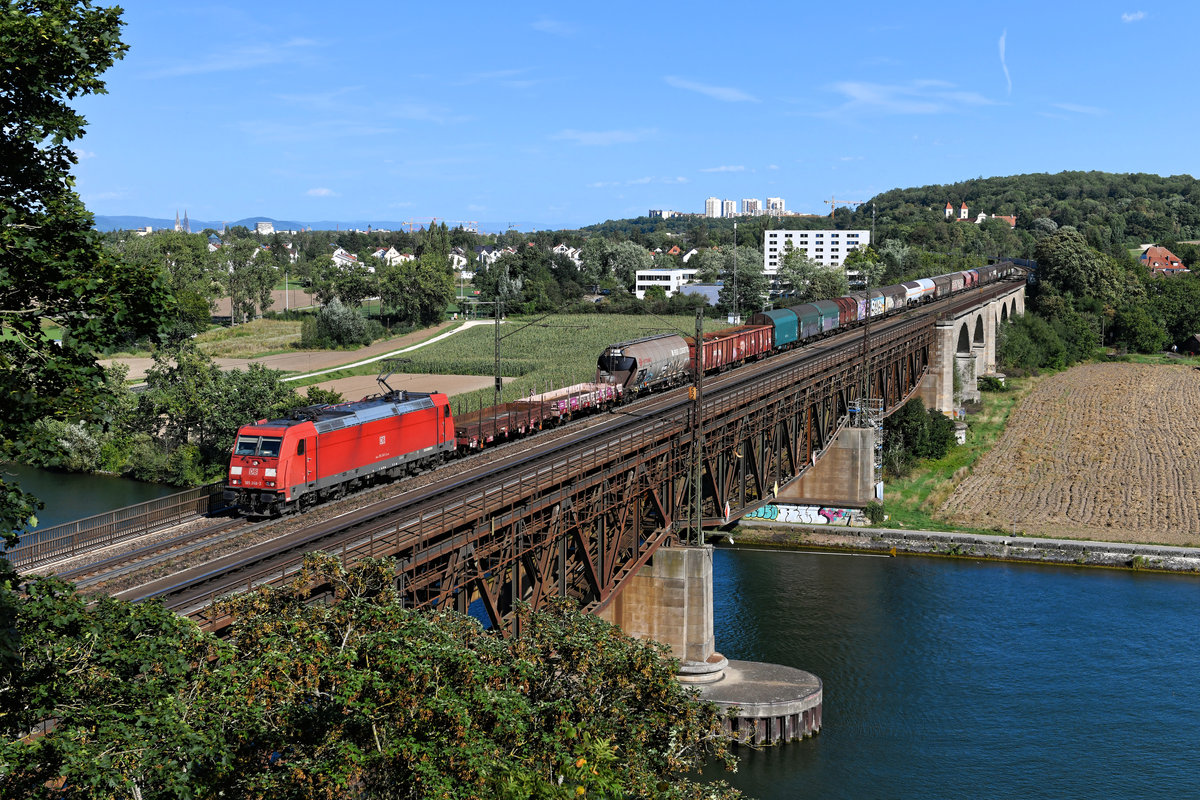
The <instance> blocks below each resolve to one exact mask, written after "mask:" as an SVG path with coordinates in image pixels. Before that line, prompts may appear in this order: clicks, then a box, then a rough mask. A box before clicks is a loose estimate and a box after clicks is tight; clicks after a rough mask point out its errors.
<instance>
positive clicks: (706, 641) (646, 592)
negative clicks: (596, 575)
mask: <svg viewBox="0 0 1200 800" xmlns="http://www.w3.org/2000/svg"><path fill="white" fill-rule="evenodd" d="M712 571H713V548H712V545H703V546H701V547H660V548H659V549H658V550H657V551H656V552H655V553H654V555H653V556H651V559H650V563H649V564H647V565H646V566H644V567H642V568H641V569H640V570H639V571H638V572H637V574H635V575H633V576H631V577H630V578H629V579H627V580H626V581H625V584H624V585H623V586H622V588H621V591H620V593H619V594H618V595H617V596H616V597H614V598H613V600H612V602H610V603H609V604H608V607H607V608H605V609H604V610H603V611H602V612H601V613H600V616H601V617H602V618H603V619H606V620H608V621H609V622H612V623H615V624H616V625H619V626H620V627H621V629H622V630H623V631H625V632H626V633H627V634H629V635H630V636H632V637H634V638H635V639H653V640H655V641H657V642H662V643H663V644H665V645H667V646H668V647H670V648H671V655H673V656H675V658H678V659H679V660H680V662H681V664H680V680H681V681H683V682H685V683H704V682H708V681H717V680H720V679H721V675H722V672H723V670H724V669H725V666H726V664H727V663H728V662H727V661H726V659H725V657H724V656H722V655H721V654H720V653H718V652H717V651H716V645H715V637H714V636H713V602H712V600H713V589H712Z"/></svg>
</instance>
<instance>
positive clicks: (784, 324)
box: [750, 308, 800, 350]
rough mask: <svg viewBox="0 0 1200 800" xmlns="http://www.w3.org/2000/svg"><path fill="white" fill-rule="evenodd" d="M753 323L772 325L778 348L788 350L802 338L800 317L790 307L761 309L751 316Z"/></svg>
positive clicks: (775, 345) (775, 344) (774, 340)
mask: <svg viewBox="0 0 1200 800" xmlns="http://www.w3.org/2000/svg"><path fill="white" fill-rule="evenodd" d="M750 324H751V325H770V326H771V328H772V334H771V337H772V341H773V342H774V348H775V349H776V350H786V349H787V348H789V347H791V346H792V345H794V344H796V342H797V341H799V339H800V318H799V317H797V316H796V313H795V312H794V311H792V310H791V309H789V308H777V309H775V310H773V311H759V312H758V313H757V314H755V315H754V316H752V317H750Z"/></svg>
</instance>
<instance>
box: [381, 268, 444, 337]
mask: <svg viewBox="0 0 1200 800" xmlns="http://www.w3.org/2000/svg"><path fill="white" fill-rule="evenodd" d="M379 292H380V298H381V300H382V302H383V305H384V307H385V308H388V309H391V310H392V311H394V312H395V314H396V316H397V317H399V318H400V320H401V321H402V322H404V323H405V324H409V325H416V324H419V325H426V326H427V325H433V324H436V323H437V322H439V321H441V319H442V315H443V314H444V313H445V311H446V304H447V303H449V302H450V299H451V298H453V297H454V277H453V275H452V274H451V272H450V270H449V268H448V267H447V266H446V265H445V263H444V262H443V261H442V259H441V256H440V255H438V254H437V253H436V252H433V253H427V254H425V255H423V256H421V257H420V258H419V259H417V260H416V261H401V262H399V263H398V264H394V265H390V266H389V265H384V266H382V267H380V269H379Z"/></svg>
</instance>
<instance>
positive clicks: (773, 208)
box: [767, 197, 787, 214]
mask: <svg viewBox="0 0 1200 800" xmlns="http://www.w3.org/2000/svg"><path fill="white" fill-rule="evenodd" d="M767 213H768V214H785V213H787V212H786V211H785V210H784V207H783V198H782V197H768V198H767Z"/></svg>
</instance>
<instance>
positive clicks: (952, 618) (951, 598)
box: [713, 548, 1200, 799]
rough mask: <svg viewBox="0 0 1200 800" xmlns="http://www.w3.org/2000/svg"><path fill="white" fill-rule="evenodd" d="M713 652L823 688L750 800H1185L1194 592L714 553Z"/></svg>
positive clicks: (1187, 581) (1071, 577)
mask: <svg viewBox="0 0 1200 800" xmlns="http://www.w3.org/2000/svg"><path fill="white" fill-rule="evenodd" d="M713 580H714V587H713V588H714V597H715V614H716V617H715V627H716V644H717V649H718V650H719V651H721V652H722V653H724V654H725V655H726V656H727V657H729V658H732V659H741V660H748V661H766V662H773V663H778V664H786V665H788V666H793V667H798V668H800V669H804V670H808V671H810V672H813V673H815V674H817V675H818V676H819V677H820V678H821V679H822V680H823V681H824V690H825V705H824V720H823V725H824V727H823V730H822V732H821V733H820V734H819V735H818V736H816V737H814V738H812V739H808V740H806V741H803V742H794V743H791V744H788V745H784V746H782V747H777V748H773V749H768V750H765V751H758V752H755V751H748V750H745V749H743V750H741V751H739V752H741V753H742V754H743V756H744V757H743V759H742V761H741V764H740V767H739V771H738V773H737V774H734V775H724V774H723V775H721V777H724V778H725V779H726V780H728V781H729V782H730V783H731V784H733V785H734V786H737V787H739V788H741V789H742V790H744V791H745V792H747V793H748V794H750V795H752V796H754V797H759V798H764V799H766V798H795V797H814V798H975V797H981V798H1010V797H1011V798H1030V797H1043V798H1091V797H1107V798H1116V797H1120V798H1144V797H1172V798H1177V797H1197V796H1200V788H1198V787H1197V774H1196V767H1197V765H1198V764H1200V755H1198V752H1200V685H1198V680H1200V648H1198V647H1197V644H1198V641H1200V578H1196V577H1194V576H1192V577H1185V576H1174V575H1159V574H1147V573H1135V572H1121V571H1107V570H1096V569H1070V568H1062V567H1046V566H1024V565H1013V564H999V563H988V562H974V561H965V560H950V559H932V558H918V557H903V556H902V557H898V558H887V557H872V556H854V555H843V554H828V553H797V552H786V551H784V552H779V551H769V552H763V551H748V550H737V549H733V548H730V549H719V550H717V551H716V554H715V562H714V579H713Z"/></svg>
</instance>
